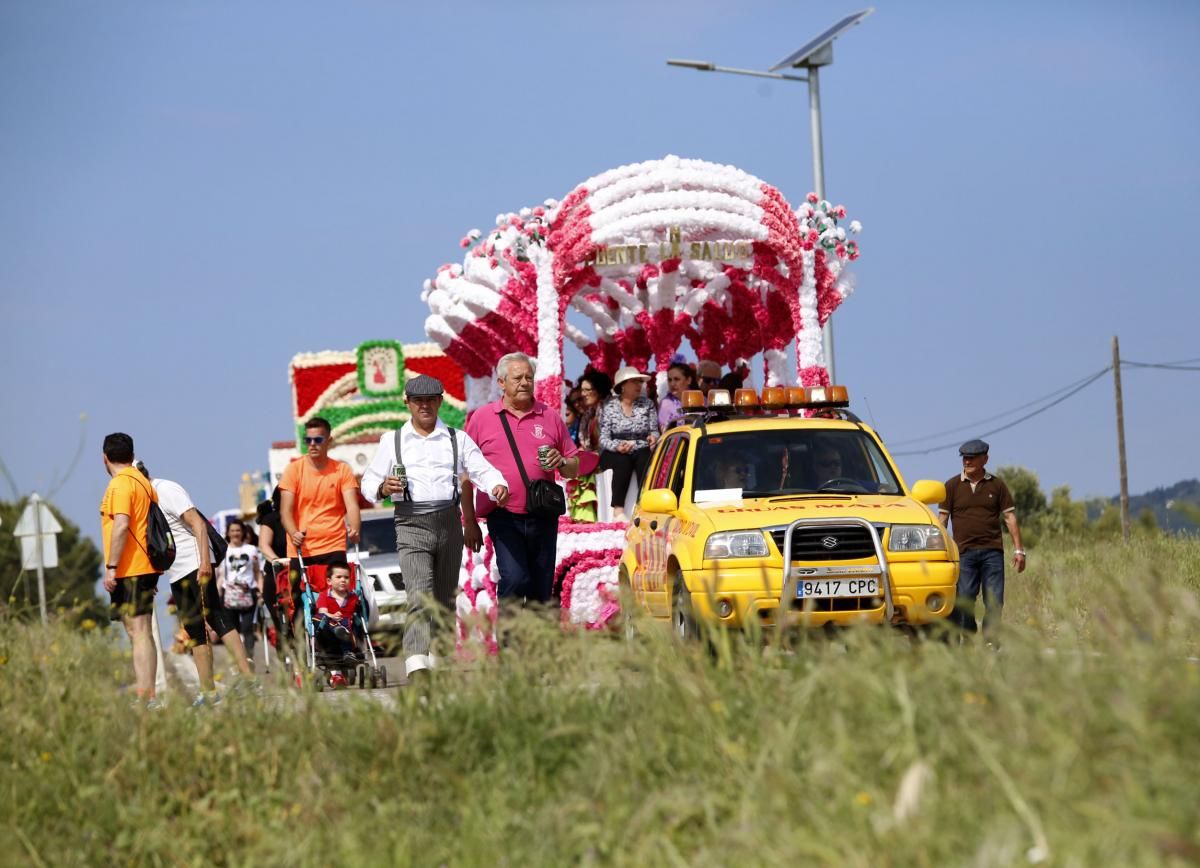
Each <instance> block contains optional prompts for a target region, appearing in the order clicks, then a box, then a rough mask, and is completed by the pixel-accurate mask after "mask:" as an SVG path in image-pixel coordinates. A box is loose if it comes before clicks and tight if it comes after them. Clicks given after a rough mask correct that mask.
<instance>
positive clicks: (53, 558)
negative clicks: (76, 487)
mask: <svg viewBox="0 0 1200 868" xmlns="http://www.w3.org/2000/svg"><path fill="white" fill-rule="evenodd" d="M60 533H62V525H61V524H59V523H58V519H56V518H55V517H54V513H52V512H51V511H50V507H48V506H46V504H44V503H42V499H41V498H40V497H38V496H37V493H36V492H35V493H34V494H31V495H30V496H29V503H28V504H26V505H25V511H24V512H22V513H21V518H20V520H18V521H17V526H16V527H15V528H13V536H15V537H17V538H18V539H20V540H21V569H23V570H29V569H34V570H37V578H38V607H39V608H40V609H41V612H42V623H43V624H45V623H46V578H45V573H44V570H45V568H46V567H57V566H58V536H57V535H58V534H60Z"/></svg>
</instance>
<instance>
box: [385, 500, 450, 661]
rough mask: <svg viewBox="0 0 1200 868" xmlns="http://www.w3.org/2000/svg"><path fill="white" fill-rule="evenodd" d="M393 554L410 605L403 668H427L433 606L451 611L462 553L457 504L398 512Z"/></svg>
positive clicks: (407, 613)
mask: <svg viewBox="0 0 1200 868" xmlns="http://www.w3.org/2000/svg"><path fill="white" fill-rule="evenodd" d="M396 553H397V554H398V555H399V556H400V572H401V573H402V574H403V576H404V589H405V591H406V593H407V596H408V603H407V607H406V612H405V618H404V644H403V647H404V672H405V675H409V674H411V673H413V672H415V671H416V670H418V669H429V668H431V667H432V666H433V663H434V658H433V656H432V655H431V654H430V653H429V649H430V643H431V642H432V640H433V623H434V607H435V606H442V607H444V609H445V612H443V613H441V614H442V615H443V616H445V615H447V614H448V613H449V612H452V611H453V607H454V592H455V589H457V587H458V570H459V567H460V566H461V565H462V557H463V529H462V520H461V519H460V518H459V512H458V508H457V507H451V508H449V509H443V510H442V511H441V512H433V513H428V514H426V515H398V516H396Z"/></svg>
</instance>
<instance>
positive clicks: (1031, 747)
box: [0, 538, 1200, 866]
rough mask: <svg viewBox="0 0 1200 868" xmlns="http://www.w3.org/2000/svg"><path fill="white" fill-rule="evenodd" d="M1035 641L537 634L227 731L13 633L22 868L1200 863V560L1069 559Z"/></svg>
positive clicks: (521, 626) (246, 711)
mask: <svg viewBox="0 0 1200 868" xmlns="http://www.w3.org/2000/svg"><path fill="white" fill-rule="evenodd" d="M1006 624H1007V625H1008V630H1007V633H1006V635H1005V637H1004V645H1003V650H1002V652H1001V653H1000V654H995V653H992V652H990V651H987V650H986V649H984V648H980V647H975V646H967V647H957V646H951V645H947V644H943V643H941V642H921V643H915V642H910V641H909V640H907V639H905V638H903V637H902V636H900V635H899V634H897V633H895V632H891V631H888V632H881V631H873V630H854V631H849V632H846V633H844V634H841V635H840V636H839V637H838V638H837V639H834V640H830V639H827V638H817V637H802V638H801V639H800V641H798V642H797V643H796V644H795V646H794V648H793V649H792V651H791V652H790V653H781V652H780V651H779V649H778V647H777V646H774V645H772V646H771V647H770V648H769V649H768V650H766V651H763V650H762V649H761V648H760V647H759V646H758V645H754V644H750V643H747V642H745V641H743V640H742V639H741V637H729V639H728V642H727V647H728V651H727V653H725V654H722V655H719V656H718V657H717V658H715V659H714V658H713V657H712V656H710V655H709V654H707V653H706V652H705V651H704V650H703V649H700V648H681V647H680V646H679V645H678V644H677V643H675V642H674V641H673V640H672V639H671V637H670V636H669V635H667V634H666V633H664V632H663V631H660V630H657V629H643V635H642V636H641V638H639V639H638V640H635V641H632V642H623V641H620V640H616V639H612V638H603V637H597V636H592V635H567V636H564V635H562V634H561V633H559V631H558V630H557V629H556V628H555V627H553V626H551V625H548V624H545V623H542V622H537V621H529V622H520V623H518V624H517V625H516V626H515V627H514V632H513V636H512V639H511V642H510V645H509V647H508V648H507V649H506V651H505V652H504V656H503V658H502V660H501V662H500V664H499V665H494V666H487V667H484V668H480V669H475V670H473V671H468V672H446V673H443V674H442V675H441V677H440V678H439V680H438V681H437V682H436V684H435V686H434V692H433V697H432V699H431V701H430V702H429V703H428V704H427V705H419V704H413V703H409V702H401V703H399V704H398V706H397V707H396V708H392V707H384V706H381V705H380V704H379V703H376V702H370V701H356V702H347V701H343V702H329V701H327V697H325V698H323V697H320V696H317V695H315V694H308V695H299V694H298V695H297V696H298V698H297V699H296V700H295V701H294V702H281V701H279V700H277V699H276V700H268V701H265V702H264V701H262V700H256V699H253V698H246V699H243V700H240V701H235V700H227V701H226V702H224V703H223V704H222V705H220V706H218V707H217V708H215V709H210V710H207V711H205V712H203V713H197V712H193V711H191V710H190V709H188V708H186V707H184V705H183V703H176V704H174V705H172V706H169V707H168V708H167V709H165V710H163V711H160V712H145V711H140V710H137V709H134V708H132V707H130V706H129V704H128V700H127V699H126V697H125V694H124V693H123V692H122V688H123V686H124V685H125V684H126V683H127V682H128V681H129V680H130V666H129V662H128V660H127V659H126V658H125V657H124V656H123V652H122V651H121V650H120V649H119V646H118V645H117V644H116V643H114V642H113V641H112V639H111V638H110V637H107V636H105V635H103V634H102V633H101V632H100V631H92V632H86V631H85V632H73V631H69V630H67V629H66V628H65V627H57V628H51V629H50V630H49V631H48V632H44V631H42V630H39V629H37V628H34V627H32V626H27V625H25V624H18V623H12V622H9V623H3V624H0V627H2V628H3V629H2V631H0V658H2V660H3V663H2V665H0V729H2V731H3V733H4V740H3V743H2V744H0V768H2V769H3V776H2V782H0V788H2V789H0V862H3V863H15V864H39V865H69V864H112V863H118V864H137V865H221V864H229V865H409V864H412V865H441V864H447V865H491V864H498V865H514V866H528V865H568V864H585V865H587V864H625V865H797V864H800V865H852V866H858V865H861V866H879V865H919V866H943V865H974V866H991V865H995V866H1010V865H1026V864H1047V865H1084V866H1096V865H1099V866H1104V865H1161V864H1180V865H1188V864H1197V863H1200V745H1198V741H1197V732H1198V731H1200V664H1198V663H1197V662H1196V658H1197V657H1198V656H1200V647H1198V645H1200V543H1198V542H1196V541H1195V540H1192V541H1185V540H1179V539H1165V538H1155V539H1145V540H1138V541H1135V542H1134V543H1132V544H1131V545H1129V546H1124V545H1121V544H1119V543H1112V544H1102V545H1097V546H1094V547H1090V548H1080V549H1071V548H1067V549H1060V550H1055V549H1053V548H1052V547H1051V546H1050V545H1049V544H1044V545H1043V546H1042V547H1040V548H1039V549H1038V550H1036V551H1035V552H1032V553H1031V566H1030V569H1029V570H1028V571H1027V572H1026V573H1025V574H1024V575H1022V576H1020V577H1014V576H1013V575H1012V574H1010V576H1009V605H1008V609H1007V610H1006ZM643 627H644V628H646V627H647V625H643ZM343 698H345V699H348V697H343Z"/></svg>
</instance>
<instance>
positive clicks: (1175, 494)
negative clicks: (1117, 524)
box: [1112, 479, 1200, 532]
mask: <svg viewBox="0 0 1200 868" xmlns="http://www.w3.org/2000/svg"><path fill="white" fill-rule="evenodd" d="M1112 502H1113V503H1119V502H1120V497H1114V498H1112ZM1179 504H1190V505H1191V506H1193V507H1195V510H1193V511H1192V514H1191V515H1189V514H1188V513H1187V512H1186V511H1185V510H1182V509H1179V508H1178V505H1179ZM1146 508H1149V509H1150V510H1151V511H1152V512H1153V513H1154V517H1155V518H1156V519H1158V526H1159V527H1161V528H1162V529H1163V530H1169V531H1181V530H1186V531H1192V532H1200V522H1197V521H1196V511H1197V510H1200V479H1184V480H1181V481H1179V482H1176V483H1175V484H1174V485H1171V486H1168V487H1166V488H1155V489H1154V490H1152V491H1147V492H1146V493H1145V494H1137V495H1133V496H1131V497H1130V498H1129V514H1130V515H1131V516H1134V517H1137V516H1138V514H1140V513H1141V511H1142V510H1143V509H1146Z"/></svg>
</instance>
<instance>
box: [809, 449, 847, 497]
mask: <svg viewBox="0 0 1200 868" xmlns="http://www.w3.org/2000/svg"><path fill="white" fill-rule="evenodd" d="M812 466H813V481H814V482H815V483H816V486H817V488H823V487H824V486H825V483H827V482H830V481H832V480H834V479H839V478H841V477H842V453H841V452H839V451H838V448H837V447H836V446H834V445H833V444H832V443H828V442H820V441H818V442H817V444H816V445H815V446H814V447H813V455H812Z"/></svg>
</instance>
